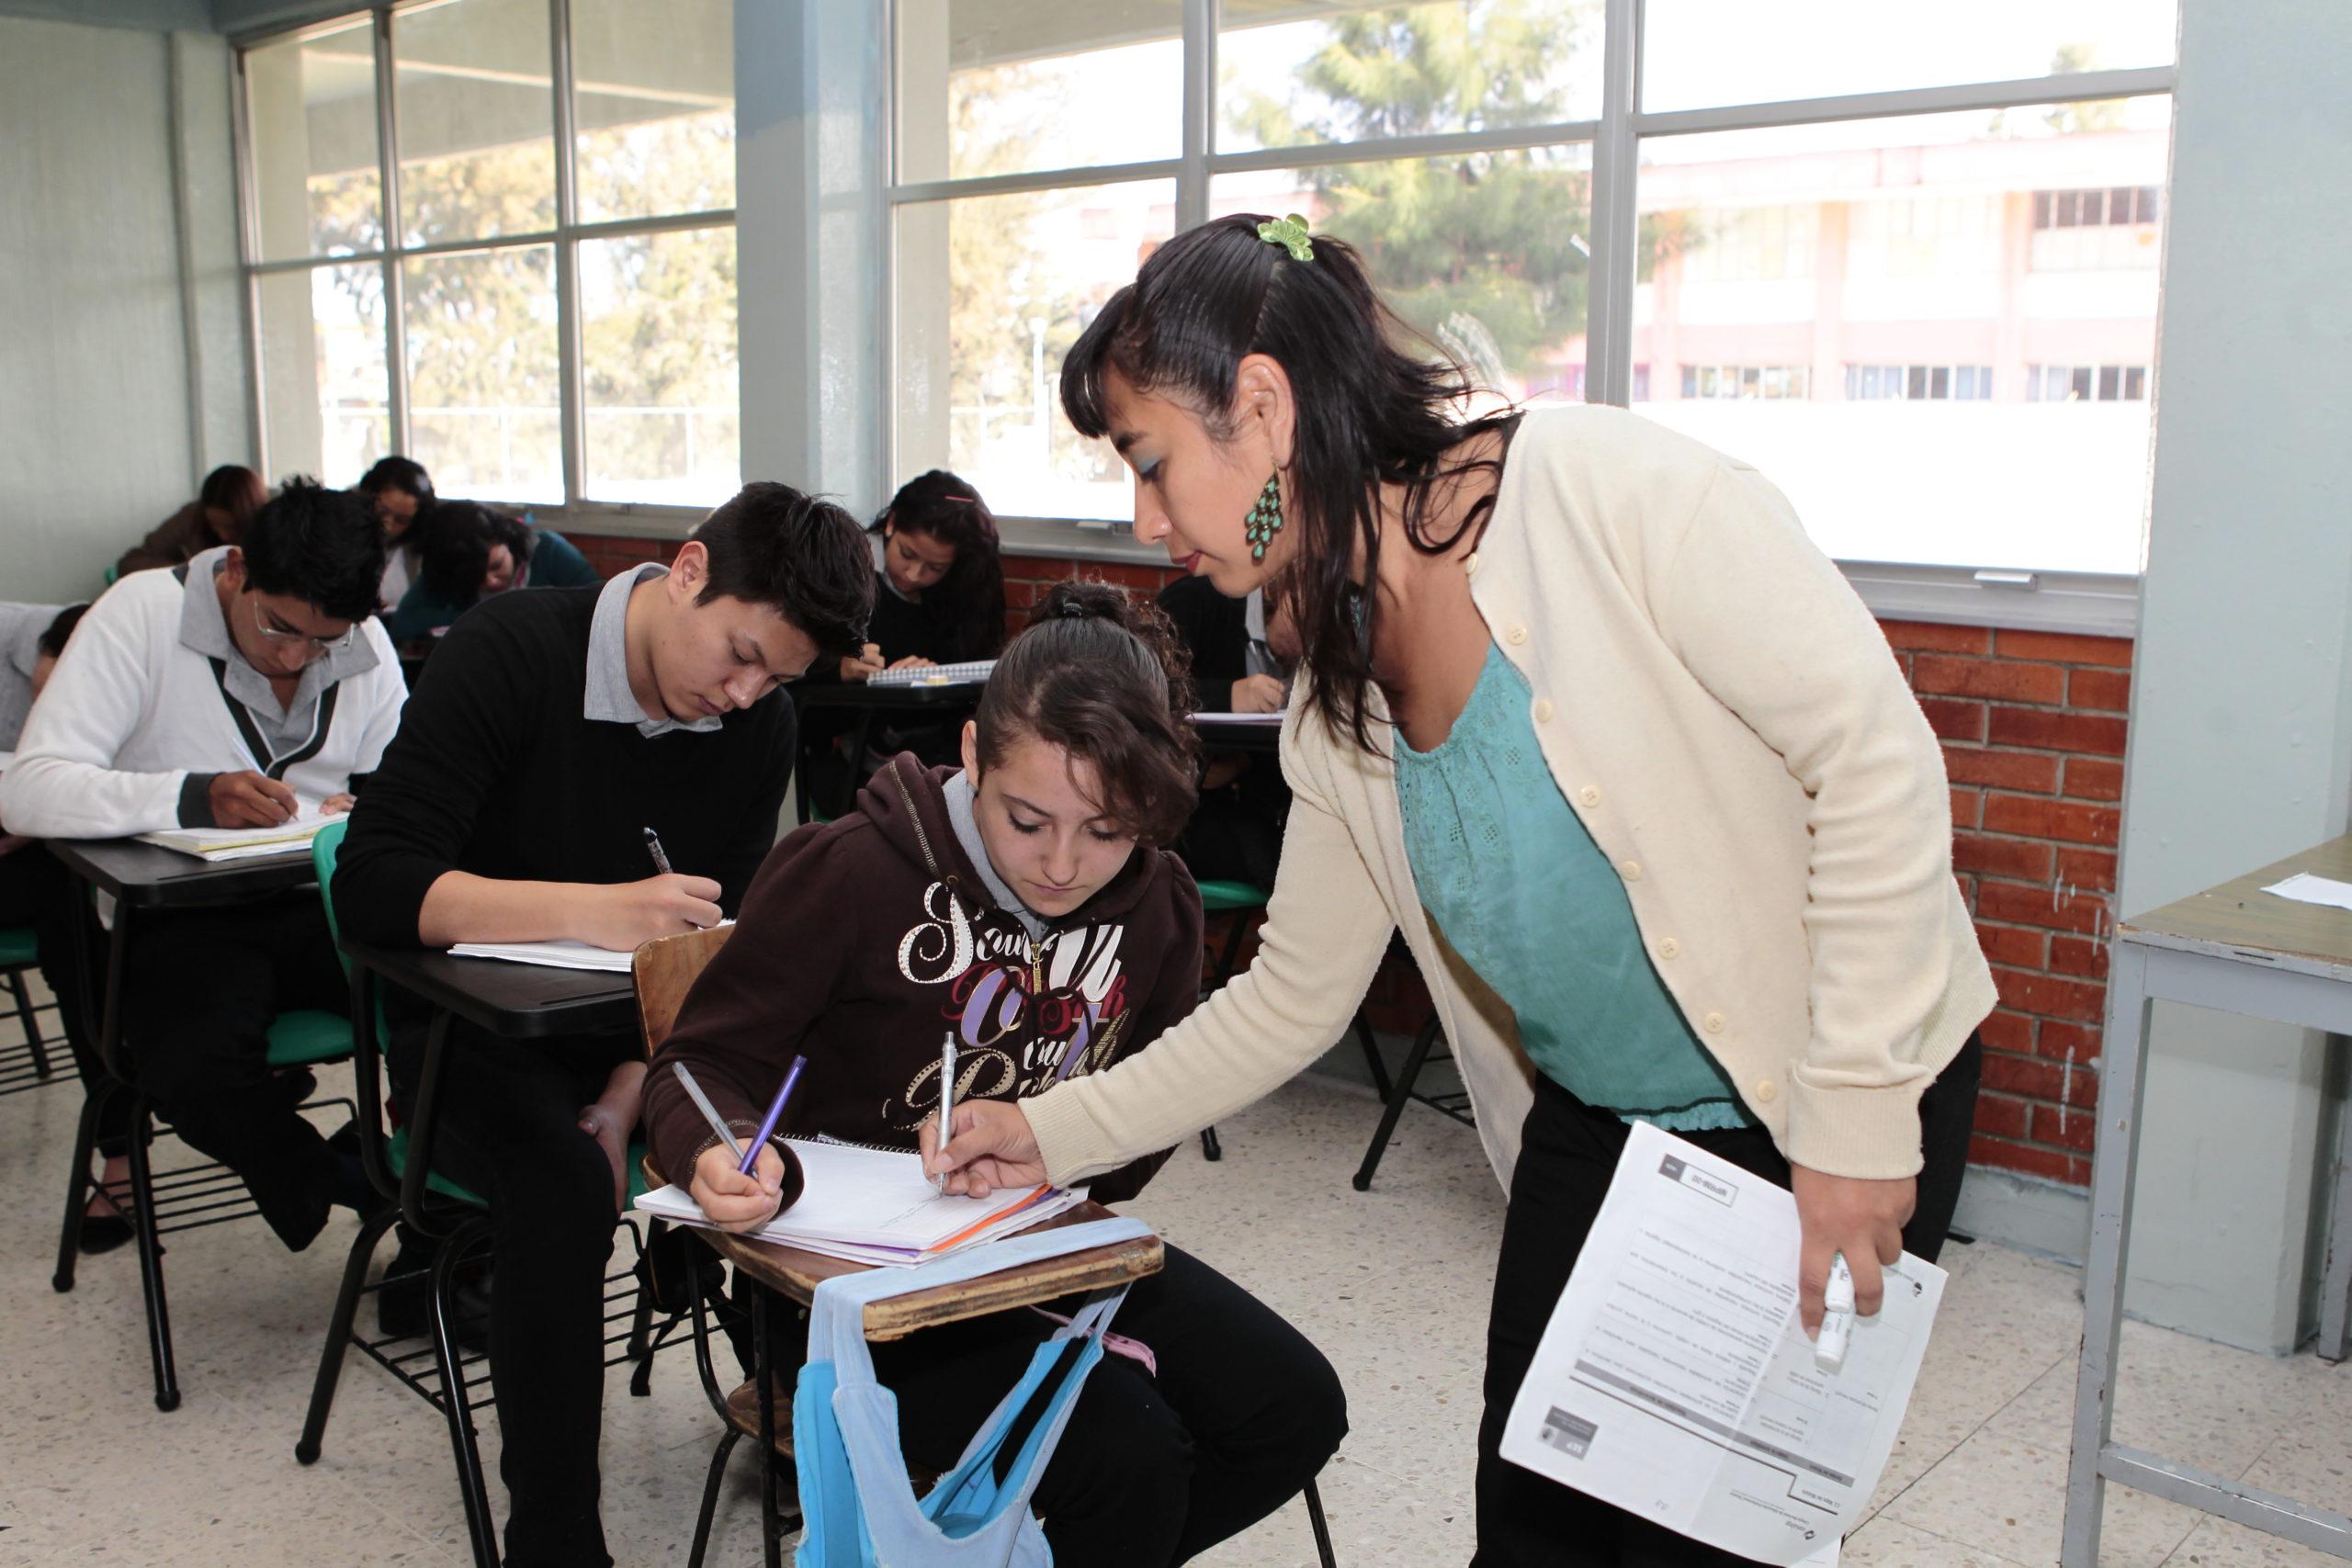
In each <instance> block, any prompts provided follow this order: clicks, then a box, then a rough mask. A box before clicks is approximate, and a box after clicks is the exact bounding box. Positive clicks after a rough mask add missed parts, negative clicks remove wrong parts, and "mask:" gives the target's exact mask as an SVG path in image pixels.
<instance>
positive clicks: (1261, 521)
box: [1241, 468, 1283, 560]
mask: <svg viewBox="0 0 2352 1568" xmlns="http://www.w3.org/2000/svg"><path fill="white" fill-rule="evenodd" d="M1282 480H1283V476H1282V470H1281V469H1279V468H1277V469H1275V470H1274V471H1273V472H1272V473H1271V474H1269V475H1267V476H1266V488H1265V489H1263V490H1261V491H1259V492H1258V500H1257V502H1256V503H1255V504H1254V505H1252V506H1251V507H1250V518H1249V521H1248V522H1247V523H1245V524H1244V525H1242V529H1241V536H1242V537H1243V538H1245V539H1248V540H1249V541H1250V559H1251V560H1264V559H1265V558H1266V547H1267V546H1268V545H1270V544H1272V542H1273V538H1274V536H1275V535H1276V534H1279V533H1281V532H1282V531H1283V484H1282Z"/></svg>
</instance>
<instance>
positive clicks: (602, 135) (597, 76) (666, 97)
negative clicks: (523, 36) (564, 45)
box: [543, 0, 735, 223]
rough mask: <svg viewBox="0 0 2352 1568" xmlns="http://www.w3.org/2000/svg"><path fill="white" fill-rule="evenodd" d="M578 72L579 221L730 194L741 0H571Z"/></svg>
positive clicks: (720, 202) (725, 202)
mask: <svg viewBox="0 0 2352 1568" xmlns="http://www.w3.org/2000/svg"><path fill="white" fill-rule="evenodd" d="M543 8H544V7H543ZM571 76H572V84H573V91H574V99H573V102H574V106H575V107H574V108H573V111H572V118H573V124H574V125H575V126H576V128H577V130H578V136H579V162H578V164H577V170H578V184H577V200H578V203H579V211H580V220H581V221H582V222H583V223H601V222H604V221H605V220H610V219H616V218H650V217H659V216H661V215H663V214H666V213H673V212H712V211H718V210H720V209H725V208H730V207H733V206H734V205H735V6H734V0H669V3H667V4H664V5H661V6H649V5H646V4H645V3H644V0H571Z"/></svg>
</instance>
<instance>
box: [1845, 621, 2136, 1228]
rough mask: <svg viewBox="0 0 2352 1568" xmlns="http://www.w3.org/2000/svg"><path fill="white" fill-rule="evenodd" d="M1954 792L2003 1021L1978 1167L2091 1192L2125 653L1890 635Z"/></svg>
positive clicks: (1989, 1059)
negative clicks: (2086, 1188)
mask: <svg viewBox="0 0 2352 1568" xmlns="http://www.w3.org/2000/svg"><path fill="white" fill-rule="evenodd" d="M1884 627H1885V631H1886V636H1887V641H1888V642H1889V643H1891V644H1893V645H1894V652H1895V658H1896V659H1897V660H1899V661H1900V662H1901V663H1902V665H1903V667H1904V671H1905V673H1906V674H1908V675H1909V676H1910V679H1911V689H1912V690H1913V691H1915V692H1917V694H1919V705H1920V707H1921V708H1922V709H1924V710H1925V711H1926V713H1927V716H1928V723H1929V724H1931V725H1932V726H1934V727H1935V731H1936V733H1937V734H1938V735H1939V736H1940V737H1941V738H1942V739H1943V744H1944V767H1945V770H1946V771H1947V772H1948V773H1950V774H1951V785H1952V790H1951V814H1952V864H1953V866H1954V868H1955V869H1956V870H1957V871H1958V872H1959V873H1960V885H1961V888H1962V891H1963V892H1964V893H1966V895H1967V896H1968V905H1969V908H1970V909H1971V910H1972V911H1973V913H1974V915H1975V916H1976V931H1977V935H1978V937H1979V939H1980V940H1982V942H1984V944H1985V957H1986V958H1987V959H1988V960H1990V961H1991V963H1992V965H1993V978H1994V980H1995V982H1996V984H1997V985H1998V987H2000V993H2001V1005H2000V1007H1999V1009H1998V1010H1996V1011H1995V1012H1994V1014H1993V1016H1992V1017H1991V1018H1989V1019H1987V1020H1985V1092H1984V1096H1983V1098H1982V1099H1981V1100H1978V1102H1977V1107H1976V1137H1975V1141H1974V1144H1973V1146H1972V1148H1971V1151H1970V1153H1971V1157H1972V1159H1973V1162H1974V1163H1975V1164H1978V1165H1989V1166H1997V1167H2000V1168H2003V1169H2005V1170H2013V1171H2018V1172H2021V1173H2024V1174H2026V1175H2030V1176H2040V1177H2047V1178H2049V1179H2052V1180H2055V1181H2064V1182H2068V1183H2071V1184H2074V1185H2075V1186H2080V1185H2083V1184H2084V1183H2086V1182H2087V1181H2088V1180H2089V1179H2090V1150H2091V1130H2092V1125H2093V1107H2094V1105H2095V1104H2096V1102H2097V1100H2098V1051H2099V1026H2100V1022H2101V1020H2102V1018H2103V1016H2104V1012H2105V1006H2106V998H2107V948H2106V936H2107V930H2108V926H2109V921H2110V918H2111V916H2112V913H2113V910H2112V908H2111V902H2112V896H2113V894H2114V891H2115V847H2116V840H2117V836H2118V830H2119V829H2120V826H2121V820H2122V812H2121V809H2120V807H2119V805H2118V804H2117V803H2118V802H2120V800H2121V799H2122V797H2123V739H2124V710H2125V709H2126V708H2127V707H2128V706H2129V705H2130V701H2131V642H2130V640H2129V639H2127V638H2123V637H2065V636H2059V635H2054V634H2052V633H2047V632H2025V631H1993V630H1988V629H1986V628H1985V627H1982V626H1928V625H1923V624H1920V623H1917V622H1909V621H1888V622H1885V623H1884Z"/></svg>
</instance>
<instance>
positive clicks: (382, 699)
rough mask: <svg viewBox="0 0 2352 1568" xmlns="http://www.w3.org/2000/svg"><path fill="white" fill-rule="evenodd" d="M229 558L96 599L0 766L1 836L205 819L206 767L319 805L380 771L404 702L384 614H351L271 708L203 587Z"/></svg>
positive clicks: (63, 834)
mask: <svg viewBox="0 0 2352 1568" xmlns="http://www.w3.org/2000/svg"><path fill="white" fill-rule="evenodd" d="M223 553H224V552H223V551H220V550H209V551H207V552H205V553H204V554H202V555H199V556H198V557H197V558H195V559H193V560H191V561H189V562H188V563H187V565H186V566H184V567H177V568H167V569H160V570H153V571H135V572H132V573H131V574H130V575H129V576H128V577H125V578H123V579H122V580H121V581H119V582H117V583H116V584H115V585H114V586H113V587H112V588H111V589H108V590H107V593H106V595H105V596H104V597H103V598H101V599H100V600H99V601H98V602H97V603H96V604H94V605H92V606H91V607H90V611H89V613H88V614H87V615H85V616H84V617H83V619H82V624H81V625H80V626H78V627H76V628H75V630H74V637H73V640H72V641H71V642H70V643H68V644H67V645H66V649H65V653H64V656H63V657H62V659H60V660H58V662H57V668H56V670H55V671H54V672H52V673H51V676H50V681H49V685H48V688H47V689H46V690H45V691H44V692H43V693H42V694H41V700H40V702H38V703H36V704H35V705H33V710H32V714H31V716H30V717H29V718H28V720H27V721H26V724H25V730H24V734H23V736H22V737H21V738H20V739H18V742H17V755H16V759H15V761H12V762H11V763H10V764H9V766H8V768H7V771H6V773H0V821H6V823H7V824H8V828H9V830H10V831H12V832H17V833H25V834H29V835H32V836H34V837H36V838H52V839H107V838H117V837H120V836H122V835H125V834H130V833H149V832H155V831H158V830H161V829H167V828H179V827H203V826H209V825H210V803H209V798H208V796H207V789H208V787H209V784H210V783H211V780H212V778H213V776H214V775H216V774H219V773H243V772H248V771H250V772H254V773H266V774H267V775H268V776H270V777H271V778H275V779H279V780H282V781H283V782H284V783H285V784H288V786H290V787H291V788H292V789H293V790H294V792H295V793H296V794H298V795H304V796H307V797H310V798H313V799H323V798H325V797H326V796H328V795H334V794H337V793H339V792H341V791H343V790H346V789H348V788H350V787H351V779H352V775H354V774H355V773H362V774H364V773H371V772H373V771H374V770H375V767H376V764H377V763H378V762H379V761H380V760H381V759H382V757H383V755H384V748H385V746H386V745H387V744H389V743H390V740H391V738H392V734H393V731H395V730H396V729H398V728H400V720H401V705H402V704H403V703H404V702H406V701H407V698H408V687H407V682H405V681H404V680H403V679H402V678H401V667H400V660H399V658H398V657H397V656H396V655H395V654H394V652H393V650H392V645H391V642H390V638H388V637H386V636H385V635H384V626H383V623H382V622H381V621H379V620H376V619H374V618H373V617H370V618H369V619H368V620H367V621H364V622H362V623H360V624H359V625H358V626H356V627H355V628H354V630H353V634H352V638H351V642H350V644H349V645H348V646H347V647H345V648H344V649H339V650H337V651H336V652H334V653H333V654H331V655H328V656H325V657H322V658H321V659H319V660H315V661H314V662H313V663H312V664H311V667H310V668H309V669H308V670H306V671H303V677H302V682H301V683H300V686H299V687H298V688H297V689H296V692H295V696H294V701H293V703H292V705H290V707H288V708H286V709H279V708H278V706H277V702H276V700H275V699H274V698H273V697H271V696H270V695H269V694H268V686H267V683H266V682H264V681H262V679H261V677H260V676H259V675H258V673H256V672H255V671H253V670H252V668H251V667H250V666H248V665H246V664H245V663H244V662H243V660H241V659H239V658H238V657H237V655H236V653H235V651H234V648H233V646H232V643H231V642H230V640H229V637H228V631H227V626H226V625H225V623H224V622H223V620H222V618H221V615H220V601H219V599H218V597H217V595H216V594H215V592H214V591H213V570H214V567H215V566H216V565H217V563H218V558H219V557H220V556H221V555H222V554H223Z"/></svg>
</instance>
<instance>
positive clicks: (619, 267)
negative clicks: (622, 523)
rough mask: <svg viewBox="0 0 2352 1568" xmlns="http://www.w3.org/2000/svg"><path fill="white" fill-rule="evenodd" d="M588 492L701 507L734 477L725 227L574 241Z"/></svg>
mask: <svg viewBox="0 0 2352 1568" xmlns="http://www.w3.org/2000/svg"><path fill="white" fill-rule="evenodd" d="M580 310H581V333H582V340H583V345H584V347H583V355H582V357H583V359H584V361H585V368H586V378H587V386H586V391H587V398H588V403H587V425H588V448H587V464H588V471H587V477H586V482H587V492H588V494H589V495H590V496H591V497H593V498H594V499H595V500H598V501H633V502H665V503H671V504H675V505H704V504H709V503H713V502H720V501H724V500H726V499H727V498H728V497H729V495H732V494H733V493H734V492H735V491H736V489H737V487H738V486H739V485H741V482H742V470H743V462H742V440H741V429H740V422H739V421H738V419H737V417H736V372H735V231H734V230H732V229H710V230H705V231H700V232H684V233H672V234H648V235H640V236H637V237H633V238H629V239H621V240H583V241H582V242H581V243H580Z"/></svg>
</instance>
